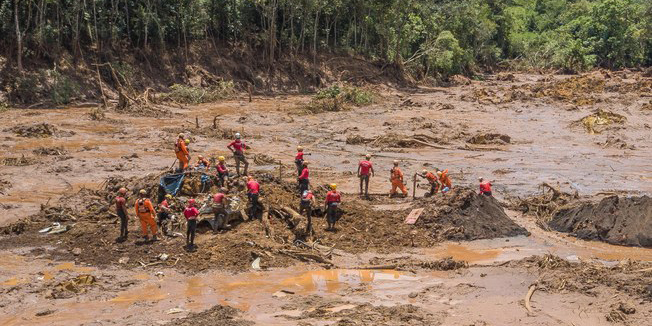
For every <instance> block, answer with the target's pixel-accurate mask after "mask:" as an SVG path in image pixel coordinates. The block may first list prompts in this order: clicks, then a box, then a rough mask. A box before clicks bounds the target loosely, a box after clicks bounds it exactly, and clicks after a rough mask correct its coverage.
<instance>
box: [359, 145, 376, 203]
mask: <svg viewBox="0 0 652 326" xmlns="http://www.w3.org/2000/svg"><path fill="white" fill-rule="evenodd" d="M370 159H371V154H367V155H365V160H363V161H360V163H359V164H358V178H360V196H362V185H363V184H364V195H365V197H369V177H370V176H374V167H373V165H372V164H371V162H370V161H369V160H370Z"/></svg>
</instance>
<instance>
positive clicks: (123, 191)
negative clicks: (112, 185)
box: [118, 187, 127, 195]
mask: <svg viewBox="0 0 652 326" xmlns="http://www.w3.org/2000/svg"><path fill="white" fill-rule="evenodd" d="M118 193H119V194H122V195H124V194H126V193H127V188H124V187H122V188H120V189H119V190H118Z"/></svg>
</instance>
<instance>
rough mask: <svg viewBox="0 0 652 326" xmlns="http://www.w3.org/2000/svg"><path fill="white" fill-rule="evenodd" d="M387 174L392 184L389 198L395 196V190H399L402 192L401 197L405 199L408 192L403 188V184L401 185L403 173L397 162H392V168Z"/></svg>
mask: <svg viewBox="0 0 652 326" xmlns="http://www.w3.org/2000/svg"><path fill="white" fill-rule="evenodd" d="M389 174H390V177H389V180H390V181H391V182H392V190H391V191H390V193H389V194H390V196H394V195H396V189H400V190H401V192H403V197H407V195H408V191H407V189H406V188H405V184H403V171H401V168H399V167H398V161H396V160H395V161H394V167H393V168H392V169H391V170H390V171H389Z"/></svg>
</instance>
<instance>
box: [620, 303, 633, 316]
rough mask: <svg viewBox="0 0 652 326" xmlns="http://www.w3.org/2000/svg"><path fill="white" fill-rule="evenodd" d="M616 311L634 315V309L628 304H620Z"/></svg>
mask: <svg viewBox="0 0 652 326" xmlns="http://www.w3.org/2000/svg"><path fill="white" fill-rule="evenodd" d="M618 310H620V311H621V312H622V313H624V314H626V315H632V314H635V313H636V308H634V307H632V306H631V305H630V304H628V303H626V302H621V303H620V304H619V305H618Z"/></svg>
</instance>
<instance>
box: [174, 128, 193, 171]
mask: <svg viewBox="0 0 652 326" xmlns="http://www.w3.org/2000/svg"><path fill="white" fill-rule="evenodd" d="M188 142H190V141H188ZM186 145H187V142H186V140H184V136H183V134H179V138H177V142H176V143H175V144H174V152H175V153H176V154H177V159H178V160H179V170H180V171H184V170H186V169H187V168H188V162H189V161H190V153H189V152H188V147H187V146H186Z"/></svg>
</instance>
